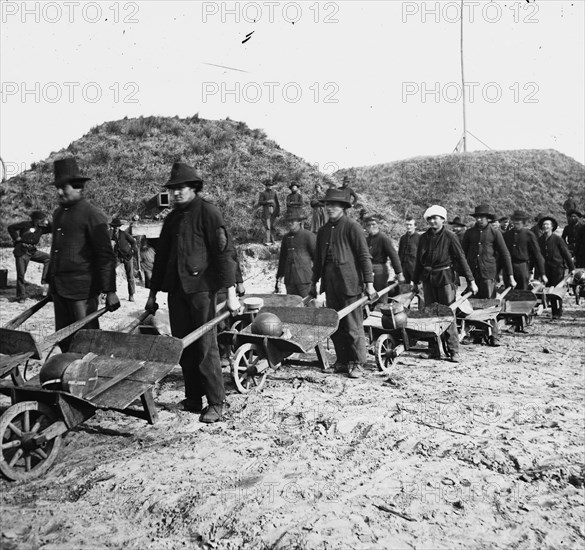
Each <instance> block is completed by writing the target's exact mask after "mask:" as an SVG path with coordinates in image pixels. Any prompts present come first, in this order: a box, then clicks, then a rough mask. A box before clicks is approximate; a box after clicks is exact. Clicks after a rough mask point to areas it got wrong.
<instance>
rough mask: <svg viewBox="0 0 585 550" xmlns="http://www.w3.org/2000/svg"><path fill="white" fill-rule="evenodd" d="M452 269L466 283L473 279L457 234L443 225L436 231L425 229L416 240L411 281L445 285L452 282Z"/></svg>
mask: <svg viewBox="0 0 585 550" xmlns="http://www.w3.org/2000/svg"><path fill="white" fill-rule="evenodd" d="M454 269H456V270H457V272H458V273H459V274H460V275H461V276H464V277H465V278H466V279H467V282H468V283H471V281H473V280H474V279H473V274H472V273H471V269H470V268H469V265H468V263H467V260H466V259H465V255H464V254H463V250H462V248H461V244H460V243H459V239H458V238H457V235H455V233H453V232H451V231H449V230H448V229H446V228H444V227H443V229H441V230H440V231H438V232H437V233H435V232H433V230H432V229H428V230H427V231H425V232H424V233H423V234H422V235H421V236H420V240H419V242H418V248H417V250H416V263H415V266H414V274H413V277H412V282H413V283H415V284H418V283H420V282H421V279H422V280H423V281H426V282H428V283H429V284H430V285H431V286H434V287H441V286H447V285H450V284H453V282H454V281H453V270H454Z"/></svg>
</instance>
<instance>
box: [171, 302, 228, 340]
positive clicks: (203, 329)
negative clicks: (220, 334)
mask: <svg viewBox="0 0 585 550" xmlns="http://www.w3.org/2000/svg"><path fill="white" fill-rule="evenodd" d="M225 305H226V302H222V303H221V304H219V305H218V306H217V307H216V308H215V311H216V313H219V312H220V311H221V310H223V309H224V308H225ZM230 315H231V311H224V312H223V313H219V315H218V316H217V317H214V318H213V319H211V321H207V323H205V324H204V325H201V326H200V327H199V328H196V329H195V330H194V331H193V332H190V333H189V334H187V336H184V337H183V338H181V342H182V343H183V348H186V347H187V346H190V345H191V344H192V343H193V342H195V341H196V340H199V338H201V337H202V336H203V335H204V334H206V333H207V332H209V331H210V330H211V329H212V328H213V327H215V326H216V325H219V323H221V322H222V321H223V320H224V319H227V318H228V317H229V316H230Z"/></svg>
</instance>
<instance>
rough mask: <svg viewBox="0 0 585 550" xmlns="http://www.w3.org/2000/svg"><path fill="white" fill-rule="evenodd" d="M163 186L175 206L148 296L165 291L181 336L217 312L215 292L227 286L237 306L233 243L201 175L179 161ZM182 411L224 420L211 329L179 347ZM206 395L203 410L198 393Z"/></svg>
mask: <svg viewBox="0 0 585 550" xmlns="http://www.w3.org/2000/svg"><path fill="white" fill-rule="evenodd" d="M165 187H167V188H169V189H171V190H172V192H173V198H174V203H175V207H174V209H173V210H172V212H171V213H170V214H169V215H168V216H167V217H166V218H165V221H164V224H163V228H162V231H161V234H160V238H159V239H158V243H157V248H156V255H155V259H154V266H153V269H152V278H151V280H150V295H149V297H148V301H147V302H146V307H145V309H146V310H149V309H152V308H153V307H154V304H155V301H156V294H157V292H158V291H159V290H162V291H163V292H168V304H169V318H170V322H171V332H172V334H173V336H175V337H177V338H183V337H184V336H187V334H189V333H191V332H192V331H194V330H195V329H197V328H199V327H200V326H202V325H204V324H205V323H207V322H208V321H210V320H211V319H213V318H214V317H215V305H216V294H217V291H218V290H219V289H220V288H222V287H223V288H225V289H226V296H227V300H226V301H227V307H228V309H229V310H230V311H236V310H238V309H239V307H240V303H239V301H238V298H237V297H236V287H235V263H234V261H233V257H232V256H233V249H232V243H231V242H230V239H229V237H228V234H227V231H226V228H225V223H224V221H223V217H222V215H221V212H220V211H219V209H218V208H217V207H215V206H214V205H213V204H211V203H209V202H207V201H206V200H204V199H203V198H201V197H200V196H199V195H198V193H199V192H200V191H201V189H202V187H203V180H202V178H201V176H200V175H199V174H198V173H197V172H196V171H195V170H194V169H193V168H191V167H190V166H188V165H187V164H184V163H182V162H176V163H175V164H173V168H172V170H171V177H170V179H169V181H168V182H167V183H166V185H165ZM180 363H181V368H182V369H183V378H184V379H185V400H184V401H183V402H182V404H183V407H184V409H185V410H187V411H189V412H195V413H201V416H200V418H199V420H200V421H201V422H205V423H208V424H210V423H213V422H218V421H220V420H222V413H223V402H224V400H225V389H224V385H223V376H222V372H221V363H220V357H219V349H218V346H217V338H216V331H215V330H210V331H209V332H207V334H205V335H204V336H202V337H201V338H199V340H197V341H196V342H194V343H193V344H191V345H190V346H189V347H187V348H186V349H185V350H184V351H183V355H182V356H181V361H180ZM203 395H205V396H206V397H207V404H208V406H207V408H206V409H203V401H202V397H203Z"/></svg>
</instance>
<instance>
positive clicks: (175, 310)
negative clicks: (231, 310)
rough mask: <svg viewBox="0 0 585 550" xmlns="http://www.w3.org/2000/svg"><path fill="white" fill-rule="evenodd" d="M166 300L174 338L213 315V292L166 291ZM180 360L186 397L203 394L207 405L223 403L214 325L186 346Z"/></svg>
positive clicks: (197, 396) (182, 335)
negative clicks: (167, 293) (167, 296)
mask: <svg viewBox="0 0 585 550" xmlns="http://www.w3.org/2000/svg"><path fill="white" fill-rule="evenodd" d="M168 303H169V318H170V321H171V332H172V334H173V336H175V337H177V338H183V337H184V336H187V334H189V333H190V332H192V331H194V330H195V329H196V328H199V327H200V326H202V325H204V324H205V323H207V321H210V320H211V319H213V318H214V317H215V305H216V296H215V293H214V292H194V293H192V294H185V293H184V292H183V291H182V290H177V291H175V292H172V293H170V294H169V298H168ZM179 363H180V364H181V368H182V369H183V379H184V380H185V397H186V398H187V399H199V398H200V397H201V396H203V395H206V396H207V401H208V403H209V404H210V405H219V404H221V403H223V401H224V400H225V389H224V386H223V375H222V372H221V363H220V360H219V349H218V347H217V331H216V329H215V328H213V329H212V330H210V331H208V332H207V333H206V334H204V335H203V336H202V337H201V338H199V340H197V341H196V342H194V343H193V344H191V345H190V346H189V347H187V348H185V349H184V350H183V355H182V356H181V360H180V361H179Z"/></svg>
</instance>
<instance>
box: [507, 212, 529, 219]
mask: <svg viewBox="0 0 585 550" xmlns="http://www.w3.org/2000/svg"><path fill="white" fill-rule="evenodd" d="M510 217H511V218H512V219H513V220H521V221H523V222H527V221H528V220H529V219H530V216H529V215H528V214H527V213H526V212H524V211H522V210H514V213H513V214H512V215H511V216H510Z"/></svg>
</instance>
